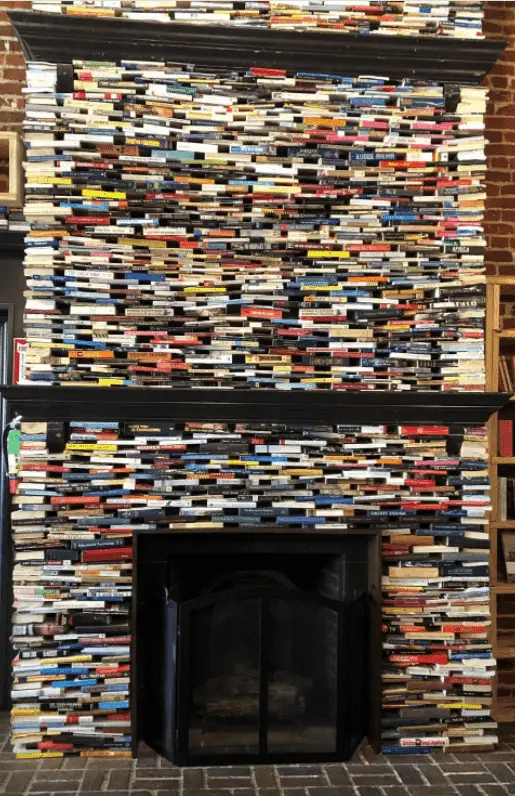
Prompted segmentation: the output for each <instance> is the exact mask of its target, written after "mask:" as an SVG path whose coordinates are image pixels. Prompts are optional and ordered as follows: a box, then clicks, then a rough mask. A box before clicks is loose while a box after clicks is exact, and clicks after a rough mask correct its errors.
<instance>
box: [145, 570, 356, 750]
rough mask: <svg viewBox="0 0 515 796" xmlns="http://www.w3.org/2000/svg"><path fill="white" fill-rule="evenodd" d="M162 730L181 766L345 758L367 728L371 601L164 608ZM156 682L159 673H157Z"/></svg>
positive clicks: (289, 591) (232, 596) (299, 595)
mask: <svg viewBox="0 0 515 796" xmlns="http://www.w3.org/2000/svg"><path fill="white" fill-rule="evenodd" d="M161 610H162V613H163V620H164V621H163V625H162V627H163V630H164V633H163V652H164V656H163V664H164V665H163V675H164V676H163V679H162V688H163V692H162V699H159V698H157V699H156V707H157V706H159V707H157V709H158V711H160V712H161V713H162V715H161V721H159V722H158V723H159V725H160V726H161V727H162V728H163V730H164V733H163V735H162V742H161V743H158V747H159V748H158V751H159V752H161V753H163V754H164V755H165V756H166V757H168V758H169V759H170V760H171V761H172V762H175V763H177V764H179V765H204V764H211V763H216V762H220V760H221V759H222V758H223V760H224V762H225V763H231V762H233V761H234V762H242V761H246V762H257V761H259V762H289V761H293V760H295V761H299V760H302V759H303V758H304V759H306V760H307V759H309V760H315V759H320V760H343V759H347V758H348V757H349V756H350V755H351V754H352V753H353V751H354V749H355V748H356V746H357V745H358V743H359V742H360V741H361V739H362V738H363V736H364V735H365V733H366V729H367V721H368V688H367V683H368V671H367V661H368V636H369V633H368V595H367V594H363V595H362V596H361V597H359V598H358V599H355V600H352V601H350V602H342V601H339V600H334V599H330V598H328V597H324V596H321V595H319V594H316V593H310V592H302V591H300V590H297V589H295V588H289V587H288V586H287V585H285V586H281V585H259V586H247V587H243V588H233V589H222V590H221V591H215V592H214V593H209V594H203V595H202V596H200V597H198V598H196V599H193V600H188V601H185V602H181V603H177V602H173V601H172V600H169V599H168V598H166V599H164V600H163V602H162V606H161ZM156 675H157V672H156Z"/></svg>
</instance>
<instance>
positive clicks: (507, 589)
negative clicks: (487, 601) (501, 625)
mask: <svg viewBox="0 0 515 796" xmlns="http://www.w3.org/2000/svg"><path fill="white" fill-rule="evenodd" d="M490 590H491V592H492V593H493V594H515V583H506V582H504V583H503V582H502V581H500V582H499V583H493V584H492V585H491V586H490ZM497 616H498V617H499V614H498V615H497Z"/></svg>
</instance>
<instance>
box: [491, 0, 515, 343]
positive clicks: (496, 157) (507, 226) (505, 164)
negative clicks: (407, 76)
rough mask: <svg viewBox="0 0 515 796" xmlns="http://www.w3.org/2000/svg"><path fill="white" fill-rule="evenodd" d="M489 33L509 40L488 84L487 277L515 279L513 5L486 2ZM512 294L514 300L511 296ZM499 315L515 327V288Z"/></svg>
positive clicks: (509, 291) (507, 294)
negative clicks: (496, 276) (494, 275)
mask: <svg viewBox="0 0 515 796" xmlns="http://www.w3.org/2000/svg"><path fill="white" fill-rule="evenodd" d="M485 5H486V20H485V22H486V24H485V34H486V36H487V37H488V38H491V39H505V40H506V41H507V42H508V47H507V48H506V50H505V53H504V57H503V58H502V60H501V61H500V62H499V63H498V64H497V65H496V66H495V68H494V69H493V70H492V71H491V73H490V74H489V75H488V77H487V79H486V80H485V85H487V86H488V88H489V89H490V102H489V106H488V116H487V120H486V131H487V138H488V140H489V141H490V144H489V145H488V147H487V154H488V172H487V192H488V202H487V210H486V216H485V231H486V239H487V241H488V245H489V249H488V254H487V264H488V273H490V274H499V275H503V276H515V179H514V178H515V2H487V3H486V4H485ZM512 293H513V301H510V294H512ZM503 299H504V300H503V302H502V304H501V315H502V316H504V319H505V320H504V325H505V326H506V327H509V326H515V290H513V291H512V289H504V290H503Z"/></svg>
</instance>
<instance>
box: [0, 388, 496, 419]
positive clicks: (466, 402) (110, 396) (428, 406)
mask: <svg viewBox="0 0 515 796" xmlns="http://www.w3.org/2000/svg"><path fill="white" fill-rule="evenodd" d="M0 393H1V395H2V397H3V398H4V399H6V400H7V401H8V403H9V406H10V408H11V409H12V410H13V411H16V412H18V413H19V414H21V415H22V416H23V417H24V418H26V419H31V418H32V419H38V418H42V417H43V418H45V420H71V419H76V418H84V419H91V420H101V419H103V420H111V419H112V420H129V419H132V420H138V419H141V420H147V421H148V420H152V419H158V418H161V419H170V420H176V421H182V420H192V421H193V420H200V421H204V422H209V421H214V422H216V421H220V422H223V421H226V422H259V423H308V424H315V423H317V424H323V423H330V424H347V423H353V424H356V423H365V424H366V423H371V422H372V423H393V424H404V425H406V424H407V425H410V424H416V425H428V424H445V425H448V424H453V423H454V424H458V425H461V426H462V425H466V424H467V423H485V422H486V421H487V420H488V418H489V417H490V415H491V414H493V413H494V412H498V411H499V410H500V409H501V408H502V407H503V406H504V405H505V404H506V402H507V401H508V399H509V395H506V394H504V393H481V392H475V393H466V392H465V393H458V392H456V393H440V392H418V393H415V392H409V393H405V392H380V391H374V392H372V391H371V392H344V391H342V392H329V391H327V392H325V391H321V390H317V391H310V392H297V391H291V392H289V391H288V392H286V391H281V390H223V389H156V388H137V387H136V388H130V387H129V388H128V387H109V388H104V387H38V386H18V387H0Z"/></svg>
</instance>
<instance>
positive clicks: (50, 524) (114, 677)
mask: <svg viewBox="0 0 515 796" xmlns="http://www.w3.org/2000/svg"><path fill="white" fill-rule="evenodd" d="M108 429H109V430H110V431H109V430H108ZM115 429H116V424H95V425H93V426H91V425H90V424H88V423H71V424H70V435H69V436H70V442H69V445H68V449H67V451H66V453H64V454H61V455H59V454H51V453H49V451H48V449H47V446H46V445H47V444H46V437H47V425H46V423H23V425H22V428H21V449H20V451H19V456H18V459H19V461H18V464H19V468H20V469H19V471H18V472H17V477H18V478H19V481H18V482H17V489H16V494H15V495H14V496H13V510H12V512H11V520H12V536H13V541H14V570H13V597H14V614H13V619H12V621H13V624H12V644H13V648H14V650H15V658H14V662H13V684H12V692H11V697H12V704H13V707H12V742H13V746H14V751H15V753H16V754H17V756H18V757H20V758H33V757H36V758H39V757H62V756H64V755H67V754H77V753H78V754H80V755H81V756H85V757H106V756H123V757H130V756H131V721H130V713H129V687H130V640H131V638H130V623H129V610H130V598H131V591H132V563H131V562H132V545H131V538H130V537H131V531H132V529H131V528H130V527H129V524H128V520H127V518H126V517H125V518H124V517H123V516H120V519H119V521H117V522H110V521H109V518H110V517H112V516H113V514H112V512H113V510H114V509H115V505H116V502H118V503H120V504H122V505H126V504H125V499H124V498H113V497H111V496H113V495H119V494H124V492H123V490H117V489H113V488H112V487H113V486H114V481H113V479H114V478H116V474H117V468H116V467H115V466H111V467H109V466H107V467H105V472H104V471H103V470H104V468H100V467H99V468H98V469H96V470H95V472H96V475H93V461H94V459H95V455H94V451H95V450H96V449H97V450H102V449H103V448H105V447H106V445H105V440H106V439H110V438H116V436H117V435H116V433H115ZM110 432H111V433H110ZM85 440H87V441H88V442H87V443H85V442H84V441H85ZM76 447H78V449H79V450H78V451H77V452H76V451H75V448H76ZM88 450H90V451H91V453H86V451H88ZM110 504H112V505H110ZM120 513H121V515H123V513H124V512H120ZM126 523H127V527H126Z"/></svg>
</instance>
